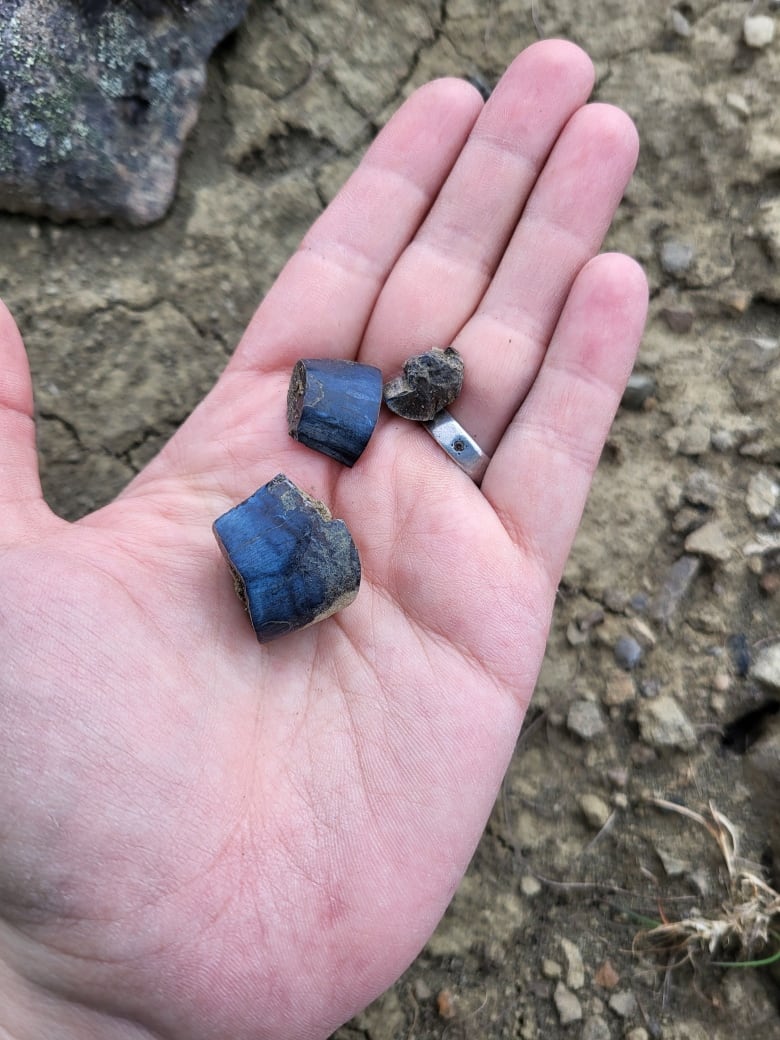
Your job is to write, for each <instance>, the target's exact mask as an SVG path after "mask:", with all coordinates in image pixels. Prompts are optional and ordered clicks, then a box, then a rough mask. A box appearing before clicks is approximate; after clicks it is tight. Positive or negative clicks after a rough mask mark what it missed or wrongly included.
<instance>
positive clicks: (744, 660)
mask: <svg viewBox="0 0 780 1040" xmlns="http://www.w3.org/2000/svg"><path fill="white" fill-rule="evenodd" d="M726 647H727V649H728V652H729V656H730V657H731V663H732V664H733V666H734V672H735V674H736V675H738V676H739V678H740V679H744V678H745V676H746V675H747V673H748V672H749V671H750V644H749V643H748V641H747V636H746V635H745V634H744V633H743V632H738V633H735V634H734V635H732V636H729V637H728V639H727V640H726Z"/></svg>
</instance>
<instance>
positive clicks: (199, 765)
mask: <svg viewBox="0 0 780 1040" xmlns="http://www.w3.org/2000/svg"><path fill="white" fill-rule="evenodd" d="M592 77H593V72H592V67H591V65H590V62H589V61H588V59H587V57H586V56H585V55H584V54H583V53H582V52H581V51H579V50H578V49H577V48H575V47H574V46H572V45H570V44H566V43H562V42H547V43H541V44H537V45H536V46H534V47H531V48H529V49H528V50H527V51H525V52H524V53H523V54H522V55H521V56H520V57H519V58H518V59H517V60H516V61H515V63H514V64H513V65H512V67H511V68H510V69H509V71H508V72H507V73H506V75H505V76H504V78H503V79H502V81H501V83H500V85H499V86H498V88H497V89H496V91H495V92H494V94H493V96H492V97H491V99H490V101H489V102H488V103H487V105H485V106H484V107H483V105H482V102H481V100H480V98H479V97H478V95H477V93H476V91H474V90H473V89H472V88H471V87H470V86H469V85H467V84H466V83H465V82H461V81H458V80H442V81H438V82H435V83H432V84H430V85H428V86H427V87H424V88H423V89H422V90H420V91H418V92H417V93H416V94H415V95H414V96H413V97H412V98H411V100H410V101H408V102H407V103H406V104H405V105H404V106H403V108H402V109H401V110H400V111H399V113H398V114H397V115H396V116H395V118H394V119H393V120H392V121H391V122H390V123H389V125H388V126H387V127H386V128H385V129H384V130H383V132H382V133H381V134H380V135H379V137H378V138H377V140H376V141H375V143H374V144H373V146H372V147H371V148H370V150H369V151H368V154H367V155H366V157H365V159H364V160H363V162H362V163H361V165H360V168H359V169H358V170H357V172H356V173H355V174H354V175H353V177H352V178H351V179H350V181H349V182H348V184H347V185H346V186H345V188H344V189H343V191H342V192H341V194H340V195H339V196H338V198H337V199H336V200H335V201H334V202H333V204H332V205H331V206H330V207H329V208H328V210H327V211H326V212H325V213H324V214H323V216H322V217H321V218H320V219H319V220H318V221H317V223H316V224H315V225H314V227H313V228H312V229H311V231H310V232H309V234H308V235H307V236H306V238H305V240H304V242H303V244H302V246H301V248H300V250H299V251H298V252H297V253H296V254H295V256H294V257H293V258H292V259H291V260H290V262H289V263H288V265H287V266H286V268H285V270H284V271H283V272H282V274H281V276H280V277H279V280H278V281H277V283H276V285H275V287H274V289H273V290H272V292H271V293H270V294H269V295H268V297H267V298H266V299H265V301H264V302H263V304H262V306H261V307H260V309H259V310H258V312H257V314H256V315H255V317H254V319H253V320H252V322H251V324H250V327H249V329H248V331H247V333H246V335H245V337H244V338H243V340H242V342H241V344H240V345H239V347H238V349H237V351H236V353H235V356H234V357H233V359H232V361H231V363H230V365H229V366H228V368H227V370H226V371H225V373H224V374H223V376H222V377H221V379H220V380H219V382H218V384H217V385H216V387H215V388H214V389H213V391H212V392H211V393H210V394H209V396H208V397H207V398H206V400H205V401H204V402H203V403H202V404H201V405H200V407H199V408H198V409H197V410H196V411H195V413H194V414H193V415H192V416H191V417H190V419H189V420H188V421H187V422H186V423H185V424H184V425H183V426H182V428H181V429H180V430H179V431H178V433H177V434H176V435H175V436H174V437H173V439H172V440H171V442H170V443H169V444H168V445H167V447H166V448H165V449H164V450H163V452H162V453H161V454H160V455H159V456H158V457H157V458H156V459H155V460H154V461H153V462H152V463H151V464H150V465H149V466H148V467H147V468H146V470H145V471H144V472H143V473H141V474H140V475H139V476H138V477H137V479H135V480H134V481H133V483H132V484H131V485H130V486H129V487H128V488H127V489H126V490H125V492H124V493H123V494H122V495H121V496H120V497H119V498H118V499H117V500H116V501H115V502H113V503H111V505H109V506H107V507H105V508H104V509H100V510H98V511H97V512H96V513H93V514H92V515H91V516H87V517H85V518H84V519H83V520H81V521H79V522H78V523H75V524H68V523H65V522H64V521H62V520H60V519H58V518H57V517H55V516H54V515H52V513H51V512H50V511H49V510H48V508H47V506H46V505H45V504H44V502H43V500H42V497H41V491H40V486H39V482H38V476H37V468H36V455H35V446H34V434H33V423H32V418H31V415H32V400H31V389H30V382H29V375H28V372H27V367H26V360H25V355H24V350H23V347H22V344H21V341H20V339H19V336H18V333H17V332H16V329H15V327H14V325H13V323H12V320H11V318H10V316H9V315H8V313H7V311H4V310H3V311H2V315H1V316H0V357H1V359H2V363H1V364H0V588H2V590H3V600H2V604H1V605H0V661H1V662H2V666H1V669H0V711H1V713H2V714H1V715H0V719H1V720H2V725H0V917H2V925H0V993H1V994H2V999H0V1034H1V1035H2V1036H9V1037H13V1038H14V1040H22V1038H25V1040H26V1038H28V1037H36V1038H40V1037H44V1036H46V1037H48V1036H55V1035H56V1036H57V1037H58V1038H68V1037H79V1038H89V1037H100V1038H114V1037H117V1038H130V1037H132V1038H133V1040H135V1038H140V1037H144V1038H147V1037H154V1038H159V1040H223V1038H228V1037H229V1038H231V1040H244V1038H247V1040H248V1038H252V1040H257V1038H260V1037H266V1038H273V1040H280V1038H286V1037H289V1038H293V1037H294V1038H296V1040H300V1038H315V1037H324V1036H326V1035H327V1034H328V1033H329V1032H330V1031H331V1030H332V1029H333V1028H335V1027H336V1026H337V1025H338V1024H339V1023H341V1022H343V1021H344V1020H345V1019H347V1018H348V1017H349V1016H350V1015H351V1014H352V1013H353V1012H355V1011H356V1010H358V1009H359V1008H360V1007H362V1006H364V1005H365V1004H366V1003H367V1002H369V1001H370V1000H371V999H372V998H373V997H374V996H375V995H376V994H378V993H379V992H380V991H381V990H383V989H384V988H385V987H387V986H388V985H389V984H390V983H391V982H392V981H393V980H394V979H395V978H396V977H397V976H398V975H399V974H400V973H401V971H402V970H403V969H404V968H405V967H406V966H407V965H408V963H409V962H410V961H411V960H412V958H413V957H414V956H415V954H416V953H417V952H418V950H419V949H420V947H421V946H422V945H423V943H424V942H425V940H426V938H427V937H428V936H429V934H430V932H431V931H432V929H433V928H434V926H435V925H436V923H437V921H438V919H439V917H440V915H441V914H442V912H443V911H444V909H445V907H446V905H447V903H448V901H449V899H450V898H451V896H452V894H453V891H454V890H455V887H456V886H457V884H458V881H459V879H460V877H461V875H462V874H463V871H464V870H465V868H466V865H467V864H468V861H469V858H470V856H471V855H472V852H473V851H474V848H475V845H476V843H477V841H478V839H479V837H480V833H481V831H482V829H483V827H484V824H485V821H486V819H487V817H488V814H489V812H490V809H491V806H492V803H493V800H494V798H495V796H496V792H497V790H498V787H499V784H500V782H501V778H502V776H503V774H504V771H505V769H506V767H507V764H508V762H509V759H510V756H511V755H512V751H513V747H514V743H515V740H516V737H517V734H518V730H519V727H520V724H521V721H522V718H523V713H524V711H525V709H526V706H527V704H528V700H529V698H530V696H531V692H532V690H533V686H534V683H535V681H536V677H537V673H538V669H539V666H540V663H541V659H542V654H543V652H544V647H545V640H546V635H547V630H548V624H549V618H550V612H551V608H552V604H553V599H554V595H555V590H556V587H557V584H558V581H559V579H560V575H561V571H562V568H563V565H564V561H565V559H566V556H567V553H568V551H569V548H570V546H571V543H572V539H573V537H574V533H575V530H576V528H577V525H578V522H579V518H580V514H581V510H582V507H583V503H584V500H585V496H586V493H587V490H588V486H589V483H590V480H591V475H592V472H593V469H594V467H595V465H596V463H597V460H598V458H599V453H600V450H601V448H602V445H603V443H604V439H605V437H606V434H607V430H608V428H609V425H610V422H611V419H612V416H613V414H614V411H615V409H616V407H617V403H618V401H619V398H620V394H621V391H622V388H623V386H624V383H625V380H626V378H627V375H628V373H629V371H630V369H631V365H632V361H633V357H634V353H635V350H636V347H637V343H638V340H639V337H640V334H641V329H642V325H643V320H644V312H645V304H646V292H647V291H646V285H645V281H644V277H643V275H642V273H641V271H640V270H639V269H638V268H637V266H636V265H635V264H634V263H633V262H632V261H631V260H629V259H628V258H626V257H624V256H618V255H604V256H600V257H598V258H596V259H593V257H594V254H595V253H596V252H597V250H598V249H599V246H600V243H601V241H602V238H603V235H604V234H605V231H606V229H607V227H608V226H609V223H610V220H611V218H612V215H613V213H614V210H615V207H616V206H617V204H618V201H619V199H620V197H621V194H622V192H623V189H624V187H625V184H626V182H627V180H628V178H629V176H630V174H631V171H632V168H633V165H634V162H635V158H636V149H637V144H636V137H635V133H634V129H633V127H632V125H631V123H630V121H629V119H628V118H627V117H626V116H625V115H624V114H623V113H621V112H620V111H618V110H616V109H614V108H610V107H608V106H604V105H595V104H594V105H586V104H585V102H586V100H587V97H588V95H589V92H590V90H591V87H592ZM449 343H454V345H455V346H456V347H457V348H458V349H459V350H460V352H461V354H462V355H463V357H464V360H465V364H466V382H465V386H464V391H463V394H462V397H461V398H460V399H459V400H458V402H457V403H456V404H455V405H454V406H453V408H452V411H453V413H454V414H455V415H456V417H457V418H458V419H459V421H460V422H461V423H462V424H463V425H464V426H465V427H466V429H468V430H469V432H471V433H472V434H473V435H474V436H475V438H476V439H477V441H478V442H479V443H480V444H481V445H482V446H483V447H484V449H485V450H486V451H487V452H489V453H490V454H492V456H493V458H492V462H491V464H490V467H489V469H488V472H487V475H486V477H485V480H484V482H483V484H482V488H481V490H480V489H478V488H477V487H476V486H475V485H474V484H472V483H471V481H470V480H469V479H468V478H467V477H466V476H465V475H464V474H463V473H462V472H461V471H460V470H459V469H458V468H457V467H456V466H455V465H454V463H452V462H451V461H450V460H449V459H448V458H447V457H446V456H445V455H444V453H443V452H442V451H441V450H440V449H439V448H438V446H437V445H436V444H434V442H433V441H432V440H431V438H430V437H428V435H427V434H426V433H425V432H424V431H423V430H421V429H420V428H419V427H418V426H416V425H414V424H412V423H409V422H406V421H404V420H401V419H396V418H394V417H392V416H390V415H389V414H387V413H384V414H383V415H382V417H381V418H380V422H379V425H378V428H377V430H376V432H375V434H374V436H373V438H372V440H371V442H370V443H369V446H368V448H367V450H366V452H365V453H364V455H363V456H362V458H361V459H360V461H359V462H358V463H357V465H356V466H355V468H354V469H353V470H347V469H344V468H343V467H340V466H338V464H336V463H334V462H332V461H331V460H329V459H326V458H325V457H324V456H320V455H317V454H315V453H313V452H311V451H308V450H307V449H305V448H304V447H302V446H301V445H299V444H296V443H295V442H293V441H292V440H291V439H290V438H289V436H288V435H287V429H286V423H285V396H286V390H287V383H288V380H289V375H290V371H291V369H292V366H293V363H294V362H295V361H296V360H297V359H298V358H299V357H301V356H307V357H325V356H343V357H350V358H354V357H357V358H359V359H360V360H361V361H366V362H371V363H374V364H377V365H379V366H380V367H381V368H382V370H383V372H384V373H385V376H386V377H388V376H390V375H394V374H395V373H396V372H397V371H398V370H399V368H400V365H401V362H402V361H403V360H404V358H406V357H407V356H408V355H410V354H413V353H416V352H419V351H420V350H423V349H426V348H428V347H430V346H435V345H446V344H449ZM117 407H121V402H118V403H117ZM278 472H284V473H286V474H287V475H288V476H290V477H291V478H292V479H293V480H295V481H296V483H298V484H299V485H300V486H302V487H303V488H304V489H306V490H307V491H309V492H310V493H312V494H314V495H315V496H316V497H318V498H322V499H323V500H324V501H326V502H327V503H328V504H329V506H330V507H331V508H332V510H333V513H334V515H335V516H338V517H341V518H343V519H345V520H346V521H347V524H348V525H349V527H350V530H351V531H352V534H353V537H354V539H355V541H356V543H357V546H358V548H359V551H360V555H361V559H362V563H363V583H362V586H361V589H360V593H359V595H358V598H357V600H356V602H355V603H354V604H352V605H351V606H350V607H348V608H347V609H346V610H344V611H343V612H342V613H341V614H338V615H336V616H335V617H333V618H331V619H329V620H327V621H325V622H323V623H322V624H320V625H317V626H314V627H313V628H310V629H307V630H305V631H303V632H300V633H298V634H296V635H292V636H288V637H285V638H283V639H280V640H278V641H276V642H274V643H271V644H267V645H263V646H261V645H259V644H258V643H257V642H256V641H255V637H254V634H253V632H252V630H251V627H250V626H249V624H248V622H247V619H246V618H245V617H244V616H243V613H242V609H241V605H240V603H239V602H238V600H237V598H236V597H235V595H234V593H233V589H232V584H231V580H230V576H229V574H228V571H227V568H226V567H225V564H224V562H223V561H222V559H221V557H220V555H219V552H218V549H217V546H216V543H215V541H214V538H213V536H212V533H211V523H212V521H213V519H214V518H215V517H217V516H218V515H220V514H221V513H223V512H224V511H225V510H227V509H228V508H230V507H231V506H232V505H234V504H235V503H236V502H238V501H240V500H241V499H243V498H245V497H246V496H247V495H249V494H250V493H251V492H253V491H254V490H255V489H256V488H257V487H259V486H260V485H262V484H264V483H265V482H266V481H267V480H269V479H270V478H271V477H273V476H274V475H275V474H277V473H278ZM3 1030H5V1031H3Z"/></svg>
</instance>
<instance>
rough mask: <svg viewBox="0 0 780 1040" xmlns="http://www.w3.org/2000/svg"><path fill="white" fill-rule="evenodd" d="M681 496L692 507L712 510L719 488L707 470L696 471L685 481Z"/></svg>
mask: <svg viewBox="0 0 780 1040" xmlns="http://www.w3.org/2000/svg"><path fill="white" fill-rule="evenodd" d="M683 495H684V496H685V498H686V500H687V501H688V502H690V503H691V505H693V506H706V507H707V508H708V509H712V508H713V506H714V505H715V503H716V502H717V501H718V496H719V495H720V488H719V486H718V482H717V481H716V480H715V478H714V477H713V475H712V474H711V473H710V472H709V471H708V470H706V469H697V470H694V472H693V473H691V475H690V476H689V477H688V479H687V480H686V481H685V485H684V487H683Z"/></svg>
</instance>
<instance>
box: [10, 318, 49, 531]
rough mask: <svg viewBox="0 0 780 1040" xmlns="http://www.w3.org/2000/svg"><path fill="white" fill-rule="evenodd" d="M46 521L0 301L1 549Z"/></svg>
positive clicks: (18, 370)
mask: <svg viewBox="0 0 780 1040" xmlns="http://www.w3.org/2000/svg"><path fill="white" fill-rule="evenodd" d="M47 517H51V513H50V512H49V510H48V507H47V506H46V505H45V503H44V501H43V494H42V492H41V483H40V478H39V476H38V453H37V451H36V447H35V422H34V419H33V393H32V383H31V381H30V368H29V365H28V363H27V354H26V352H25V349H24V344H23V343H22V337H21V336H20V334H19V330H18V329H17V327H16V323H15V322H14V319H13V318H12V317H11V314H10V312H9V310H8V308H7V307H6V306H5V304H4V303H2V302H1V301H0V546H2V545H7V544H9V543H11V542H14V541H16V540H18V539H19V538H21V537H23V536H24V535H25V534H29V533H30V532H31V530H33V529H35V528H37V527H38V526H39V525H40V523H41V522H42V521H43V520H45V519H46V518H47Z"/></svg>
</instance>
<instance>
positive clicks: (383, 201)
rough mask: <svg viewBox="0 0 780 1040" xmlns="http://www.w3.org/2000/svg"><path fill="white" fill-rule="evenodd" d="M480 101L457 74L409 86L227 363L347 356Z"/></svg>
mask: <svg viewBox="0 0 780 1040" xmlns="http://www.w3.org/2000/svg"><path fill="white" fill-rule="evenodd" d="M481 108H482V101H481V99H480V97H479V95H478V93H477V92H476V90H474V88H473V87H471V86H470V85H469V84H467V83H466V82H465V81H463V80H458V79H441V80H436V81H434V82H432V83H429V84H427V85H426V86H424V87H421V88H420V89H419V90H417V91H416V92H415V93H414V94H413V95H412V97H411V98H410V99H409V100H408V101H407V102H406V103H405V104H404V105H403V106H402V107H401V108H400V109H399V110H398V112H396V114H395V115H394V116H393V118H392V119H391V120H390V121H389V123H388V124H387V125H386V126H385V128H384V129H383V130H382V132H381V133H380V134H379V136H378V137H377V138H376V140H375V141H374V143H373V144H372V145H371V147H370V148H369V149H368V151H367V153H366V155H365V157H364V158H363V160H362V162H361V163H360V165H359V167H358V168H357V170H356V171H355V173H353V175H352V176H351V177H350V178H349V180H348V181H347V182H346V184H345V185H344V187H343V188H342V189H341V191H340V192H339V194H338V195H337V196H336V198H335V199H334V200H333V202H332V203H331V204H330V206H328V208H327V209H326V210H325V212H324V213H323V214H322V216H321V217H320V218H319V219H318V220H317V221H316V222H315V223H314V225H313V226H312V228H311V229H310V231H309V232H308V233H307V235H306V236H305V237H304V239H303V241H302V243H301V245H300V248H299V249H298V251H297V252H296V253H295V255H294V256H293V257H292V259H291V260H290V261H289V262H288V264H287V265H286V267H285V268H284V270H283V272H282V274H281V275H280V276H279V278H278V280H277V282H276V284H275V285H274V287H273V289H272V291H271V293H270V294H269V295H268V297H267V298H266V299H265V301H264V302H263V304H262V305H261V306H260V307H259V309H258V311H257V312H256V314H255V316H254V318H253V319H252V321H251V323H250V325H249V328H248V329H247V332H246V334H245V336H244V337H243V339H242V341H241V344H240V346H239V348H238V350H237V352H236V356H235V364H236V365H237V366H239V367H242V368H251V369H253V370H257V369H260V370H263V369H267V368H278V367H280V366H285V367H289V366H291V365H292V364H293V363H294V362H295V361H296V360H297V359H298V358H300V357H302V356H308V357H347V358H349V357H354V355H355V352H356V350H357V347H358V344H359V343H360V340H361V338H362V335H363V331H364V329H365V326H366V323H367V321H368V319H369V316H370V314H371V311H372V309H373V306H374V303H375V301H376V298H377V296H378V294H379V292H380V290H381V288H382V286H383V285H384V283H385V280H386V278H387V276H388V274H389V273H390V271H391V270H392V268H393V265H394V264H395V262H396V260H397V259H398V256H399V255H400V254H401V253H402V252H403V250H404V248H405V247H406V245H407V243H408V242H409V240H410V239H411V238H412V236H413V235H414V233H415V232H416V231H417V228H418V227H419V225H420V222H421V221H422V220H423V218H424V217H425V215H426V213H427V212H428V209H429V208H430V206H431V203H432V202H433V200H434V199H435V198H436V195H437V194H438V192H439V189H440V188H441V185H442V183H443V182H444V180H445V178H446V177H447V175H448V174H449V172H450V169H451V168H452V165H453V163H454V162H455V159H456V158H457V156H458V153H459V152H460V150H461V148H462V147H463V143H464V141H465V140H466V138H467V137H468V134H469V131H470V130H471V128H472V126H473V124H474V121H475V119H476V118H477V116H478V114H479V112H480V110H481Z"/></svg>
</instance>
